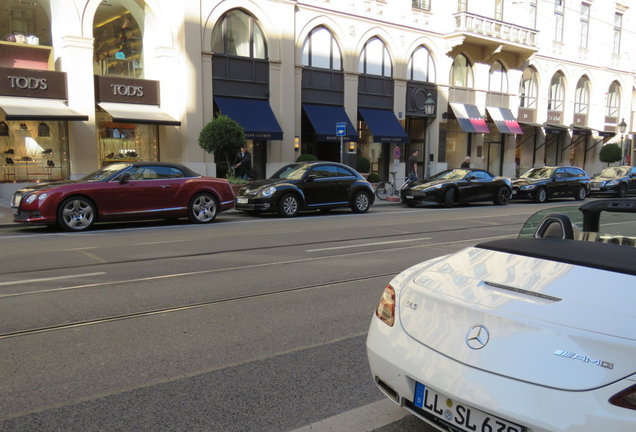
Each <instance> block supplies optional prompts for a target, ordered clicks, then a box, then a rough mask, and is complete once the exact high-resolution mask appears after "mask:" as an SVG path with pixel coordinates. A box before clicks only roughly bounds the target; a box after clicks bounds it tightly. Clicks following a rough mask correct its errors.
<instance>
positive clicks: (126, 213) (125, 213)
mask: <svg viewBox="0 0 636 432" xmlns="http://www.w3.org/2000/svg"><path fill="white" fill-rule="evenodd" d="M186 209H187V207H172V208H163V209H152V210H137V211H129V212H118V213H108V215H109V216H111V215H129V214H140V213H159V212H166V211H175V210H186Z"/></svg>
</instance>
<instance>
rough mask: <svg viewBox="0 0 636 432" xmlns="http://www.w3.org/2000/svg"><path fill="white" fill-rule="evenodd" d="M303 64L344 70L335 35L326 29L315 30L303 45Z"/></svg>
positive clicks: (318, 28) (317, 28)
mask: <svg viewBox="0 0 636 432" xmlns="http://www.w3.org/2000/svg"><path fill="white" fill-rule="evenodd" d="M301 63H302V65H303V66H307V67H315V68H322V69H331V70H342V60H341V55H340V48H339V47H338V43H337V42H336V39H335V38H334V37H333V33H331V32H330V31H329V30H328V29H327V28H325V27H316V28H315V29H313V30H312V31H311V33H309V36H307V39H305V43H304V44H303V52H302V58H301Z"/></svg>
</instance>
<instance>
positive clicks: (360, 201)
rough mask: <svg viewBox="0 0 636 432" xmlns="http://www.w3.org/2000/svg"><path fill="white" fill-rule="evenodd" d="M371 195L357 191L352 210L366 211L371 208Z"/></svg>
mask: <svg viewBox="0 0 636 432" xmlns="http://www.w3.org/2000/svg"><path fill="white" fill-rule="evenodd" d="M369 206H370V204H369V195H367V194H366V193H365V192H356V194H355V195H354V196H353V199H352V200H351V210H353V212H354V213H366V212H367V211H368V210H369Z"/></svg>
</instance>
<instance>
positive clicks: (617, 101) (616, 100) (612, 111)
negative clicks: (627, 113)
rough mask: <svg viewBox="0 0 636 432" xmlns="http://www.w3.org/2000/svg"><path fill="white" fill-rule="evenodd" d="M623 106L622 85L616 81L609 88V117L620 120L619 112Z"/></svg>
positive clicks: (607, 112)
mask: <svg viewBox="0 0 636 432" xmlns="http://www.w3.org/2000/svg"><path fill="white" fill-rule="evenodd" d="M620 106H621V85H620V84H619V83H617V82H616V81H614V82H613V83H612V85H611V86H610V88H609V92H608V94H607V111H606V114H605V115H606V116H607V117H616V118H618V117H619V115H618V113H619V111H620Z"/></svg>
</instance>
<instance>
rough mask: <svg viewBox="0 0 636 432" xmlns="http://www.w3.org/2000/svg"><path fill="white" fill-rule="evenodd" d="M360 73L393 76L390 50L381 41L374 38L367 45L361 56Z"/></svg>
mask: <svg viewBox="0 0 636 432" xmlns="http://www.w3.org/2000/svg"><path fill="white" fill-rule="evenodd" d="M358 72H360V73H362V74H367V75H376V76H384V77H391V76H392V65H391V57H390V56H389V50H388V49H387V48H386V45H385V44H384V42H382V40H381V39H379V38H377V37H374V38H371V39H370V40H369V41H368V42H367V43H366V45H365V46H364V48H363V49H362V53H361V54H360V62H359V63H358Z"/></svg>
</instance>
